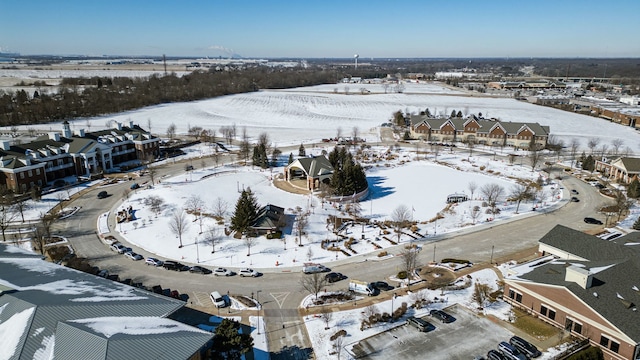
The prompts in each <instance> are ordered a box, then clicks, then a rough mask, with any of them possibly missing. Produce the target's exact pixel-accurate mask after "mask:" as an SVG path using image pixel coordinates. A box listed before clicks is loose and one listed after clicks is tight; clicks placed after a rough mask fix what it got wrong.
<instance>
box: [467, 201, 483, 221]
mask: <svg viewBox="0 0 640 360" xmlns="http://www.w3.org/2000/svg"><path fill="white" fill-rule="evenodd" d="M481 213H482V211H481V209H480V206H478V205H476V206H474V207H473V208H472V209H471V212H470V215H471V219H472V220H473V225H475V224H476V220H478V217H480V214H481Z"/></svg>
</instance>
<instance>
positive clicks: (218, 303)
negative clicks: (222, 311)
mask: <svg viewBox="0 0 640 360" xmlns="http://www.w3.org/2000/svg"><path fill="white" fill-rule="evenodd" d="M209 297H210V298H211V302H213V305H214V306H215V307H217V308H221V307H225V306H227V301H226V300H225V299H224V298H223V297H222V295H220V293H219V292H217V291H212V292H211V294H209Z"/></svg>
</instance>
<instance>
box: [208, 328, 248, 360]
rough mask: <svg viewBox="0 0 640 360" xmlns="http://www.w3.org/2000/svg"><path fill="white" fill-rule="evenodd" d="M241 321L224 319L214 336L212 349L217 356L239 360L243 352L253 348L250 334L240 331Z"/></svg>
mask: <svg viewBox="0 0 640 360" xmlns="http://www.w3.org/2000/svg"><path fill="white" fill-rule="evenodd" d="M238 330H240V323H239V322H237V321H235V320H230V319H222V322H221V323H220V325H218V326H217V327H216V330H215V332H214V336H213V346H212V347H211V348H212V350H213V351H214V352H215V353H216V354H217V355H218V356H217V357H216V358H220V359H227V360H239V359H241V358H242V356H241V355H242V354H245V353H247V352H249V351H250V350H251V349H252V348H253V338H252V337H251V335H249V334H244V333H242V334H241V333H240V332H239V331H238Z"/></svg>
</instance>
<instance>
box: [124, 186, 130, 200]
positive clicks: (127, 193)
mask: <svg viewBox="0 0 640 360" xmlns="http://www.w3.org/2000/svg"><path fill="white" fill-rule="evenodd" d="M129 195H131V189H128V188H127V189H124V190H122V200H129Z"/></svg>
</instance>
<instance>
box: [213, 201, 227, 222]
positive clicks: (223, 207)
mask: <svg viewBox="0 0 640 360" xmlns="http://www.w3.org/2000/svg"><path fill="white" fill-rule="evenodd" d="M228 209H229V203H228V202H226V201H224V199H223V198H221V197H219V196H218V197H217V198H216V200H215V201H214V203H213V216H215V217H216V218H218V219H224V217H225V215H226V214H227V210H228Z"/></svg>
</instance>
